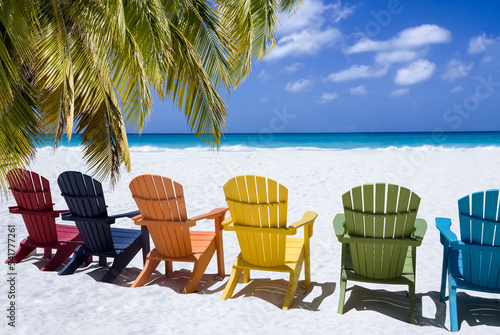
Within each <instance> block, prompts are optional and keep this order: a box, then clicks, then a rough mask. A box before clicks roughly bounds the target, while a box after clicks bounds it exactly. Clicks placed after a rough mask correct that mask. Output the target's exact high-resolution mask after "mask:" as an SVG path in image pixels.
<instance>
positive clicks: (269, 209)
mask: <svg viewBox="0 0 500 335" xmlns="http://www.w3.org/2000/svg"><path fill="white" fill-rule="evenodd" d="M224 194H225V195H226V201H227V204H228V207H229V212H230V213H231V218H232V220H233V223H234V226H235V227H238V226H249V227H259V228H260V227H264V228H286V227H287V226H286V223H287V204H288V202H287V200H288V190H287V189H286V188H285V187H284V186H283V185H281V184H278V183H277V182H276V181H274V180H272V179H266V178H265V177H260V176H254V175H246V176H238V177H235V178H232V179H230V180H229V181H228V182H227V183H226V184H225V185H224ZM236 235H237V237H238V242H239V244H240V248H241V254H242V257H243V260H245V261H246V262H248V263H250V264H253V265H257V266H264V267H276V266H281V265H284V264H285V250H286V232H285V231H283V232H279V231H278V230H271V229H270V230H269V233H263V232H261V231H259V232H252V231H251V230H236Z"/></svg>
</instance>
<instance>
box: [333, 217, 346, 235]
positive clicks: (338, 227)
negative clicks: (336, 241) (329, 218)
mask: <svg viewBox="0 0 500 335" xmlns="http://www.w3.org/2000/svg"><path fill="white" fill-rule="evenodd" d="M344 224H345V214H337V215H335V218H334V219H333V229H334V230H335V235H336V236H337V237H342V236H344V234H345V228H344Z"/></svg>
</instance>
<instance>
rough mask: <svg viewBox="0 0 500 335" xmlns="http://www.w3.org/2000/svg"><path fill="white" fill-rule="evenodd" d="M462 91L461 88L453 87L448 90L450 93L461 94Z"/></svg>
mask: <svg viewBox="0 0 500 335" xmlns="http://www.w3.org/2000/svg"><path fill="white" fill-rule="evenodd" d="M463 90H464V88H463V87H462V86H455V87H453V88H452V89H451V90H450V93H458V92H462V91H463Z"/></svg>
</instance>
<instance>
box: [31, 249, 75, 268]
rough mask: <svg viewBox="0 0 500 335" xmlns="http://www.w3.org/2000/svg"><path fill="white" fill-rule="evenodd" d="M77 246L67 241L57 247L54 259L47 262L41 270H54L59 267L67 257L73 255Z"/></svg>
mask: <svg viewBox="0 0 500 335" xmlns="http://www.w3.org/2000/svg"><path fill="white" fill-rule="evenodd" d="M77 246H78V245H77V244H74V243H67V244H64V245H61V246H60V247H59V248H58V249H57V251H56V253H55V255H54V257H52V259H51V260H50V261H49V262H48V263H47V264H45V266H44V267H43V268H41V269H40V270H42V271H54V270H55V269H57V268H58V267H59V265H61V264H62V263H63V262H64V261H65V260H66V259H68V258H69V257H70V256H71V254H72V253H73V252H74V251H75V247H77Z"/></svg>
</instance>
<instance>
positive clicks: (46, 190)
mask: <svg viewBox="0 0 500 335" xmlns="http://www.w3.org/2000/svg"><path fill="white" fill-rule="evenodd" d="M7 182H8V183H9V187H10V190H11V192H12V195H13V196H14V199H15V201H16V204H17V207H19V209H21V210H25V211H30V212H32V213H28V212H24V213H23V214H22V216H23V220H24V224H25V225H26V229H27V230H28V235H29V238H30V239H31V240H33V241H34V242H36V243H42V244H50V243H56V242H57V231H56V223H55V217H54V216H52V215H50V213H51V212H52V211H53V209H54V207H53V203H52V195H51V193H50V185H49V181H48V180H47V179H45V178H44V177H42V176H40V175H38V174H37V173H35V172H31V171H28V170H24V169H12V170H10V171H9V172H8V173H7Z"/></svg>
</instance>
